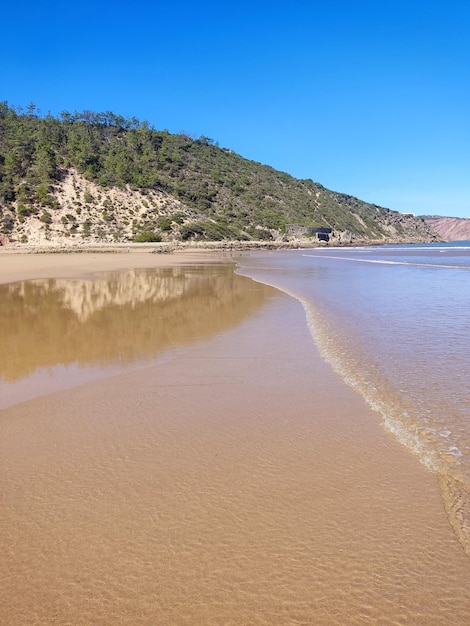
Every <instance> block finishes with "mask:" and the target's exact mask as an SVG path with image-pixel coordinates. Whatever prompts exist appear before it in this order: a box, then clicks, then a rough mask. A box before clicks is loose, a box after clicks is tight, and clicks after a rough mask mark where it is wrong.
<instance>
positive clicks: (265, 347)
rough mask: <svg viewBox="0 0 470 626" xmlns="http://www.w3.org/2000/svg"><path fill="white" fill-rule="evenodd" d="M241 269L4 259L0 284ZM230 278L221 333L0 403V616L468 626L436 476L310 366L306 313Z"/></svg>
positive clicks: (23, 622) (465, 585)
mask: <svg viewBox="0 0 470 626" xmlns="http://www.w3.org/2000/svg"><path fill="white" fill-rule="evenodd" d="M235 259H236V256H235V253H234V255H231V254H230V253H225V256H222V255H221V254H220V253H210V252H206V251H197V252H191V251H184V252H181V253H175V254H171V255H157V254H149V253H148V252H136V251H134V250H132V251H131V252H130V253H127V252H125V251H123V252H122V253H115V254H111V253H89V254H83V253H82V254H64V255H62V254H41V255H23V254H6V253H2V254H0V284H11V283H14V282H15V281H20V280H26V279H43V278H91V277H92V275H93V274H94V273H95V272H104V271H106V272H110V271H118V270H123V271H124V270H129V269H143V268H165V267H173V268H174V267H184V266H189V265H200V264H203V265H204V264H205V265H212V264H218V263H220V262H221V261H222V262H224V263H230V262H233V261H234V260H235ZM240 280H242V283H240V285H241V287H240V289H241V288H242V287H243V289H246V292H247V294H248V293H250V294H251V295H250V299H249V302H250V305H249V306H248V305H247V307H246V309H244V310H243V314H242V312H240V313H239V314H238V315H237V316H236V317H234V318H233V319H231V320H229V321H227V323H226V324H225V326H223V327H220V328H218V327H216V326H215V325H213V323H212V322H210V323H209V322H208V323H207V326H208V327H213V329H214V330H213V332H212V333H211V332H207V333H201V332H200V330H199V329H197V332H196V331H195V332H194V335H193V336H185V337H184V340H181V341H180V342H179V343H177V344H175V345H172V344H171V342H170V343H169V344H168V345H166V346H165V351H164V352H162V354H161V355H157V356H156V357H155V359H154V361H153V362H151V363H147V364H146V365H145V367H144V366H142V367H139V368H138V369H134V370H129V371H123V372H121V373H114V374H113V375H107V376H103V377H101V378H100V379H95V380H89V381H87V382H85V383H83V382H82V384H79V385H77V386H73V385H70V386H69V387H68V388H63V389H56V390H54V392H53V393H47V394H45V395H43V396H40V397H36V398H33V399H30V400H28V401H26V402H21V403H17V404H13V405H12V406H9V407H8V408H4V409H3V410H1V411H0V459H1V461H0V481H1V499H2V508H1V513H0V537H1V539H0V550H1V552H2V559H1V561H0V563H1V564H0V583H1V586H2V602H1V603H0V623H2V624H8V625H9V626H33V625H38V626H39V625H41V626H42V625H44V624H48V625H57V626H58V625H61V626H62V625H64V624H73V625H74V626H80V625H92V626H95V625H96V626H107V625H109V624H113V625H131V624H132V625H135V624H139V625H140V624H142V625H149V626H150V625H152V626H153V625H168V626H173V625H176V624H185V625H194V626H196V625H202V624H203V625H207V626H211V625H214V626H215V625H217V626H218V625H220V624H224V625H226V626H228V625H233V626H241V625H246V626H248V625H250V626H251V625H258V624H259V625H270V626H272V625H279V626H281V625H290V624H292V625H293V624H304V625H316V626H317V625H319V626H322V625H325V626H326V625H334V624H341V625H356V624H357V625H362V624H371V625H372V624H382V625H390V626H392V625H398V624H404V625H406V624H408V625H413V626H417V625H418V626H419V625H422V626H442V625H447V624H455V625H459V626H461V625H462V624H466V623H469V621H470V596H469V594H468V589H469V588H470V560H469V559H468V557H467V556H466V555H465V553H464V551H463V549H462V547H461V545H460V544H459V542H458V541H457V539H456V537H455V535H454V533H453V531H452V529H451V527H450V524H449V522H448V519H447V517H446V514H445V511H444V507H443V504H442V500H441V496H440V493H439V489H438V485H437V481H436V478H435V476H434V475H433V474H431V473H430V472H428V471H427V470H425V469H424V468H423V466H422V465H420V464H419V462H418V460H417V459H416V458H414V457H413V456H412V455H411V454H409V453H408V452H406V451H405V450H404V449H403V448H402V447H401V446H400V445H399V444H398V443H397V442H396V441H395V440H394V439H393V438H392V437H391V436H390V435H389V434H387V433H386V432H385V430H384V429H383V427H382V425H381V423H380V420H379V418H378V416H377V415H376V414H375V413H373V412H372V411H371V409H369V408H368V407H367V406H366V405H365V403H364V401H363V400H362V398H361V397H360V396H359V395H357V394H356V393H354V392H353V391H352V390H351V389H350V388H349V387H347V386H345V385H344V384H343V382H342V381H341V380H340V379H339V378H338V376H337V375H335V374H334V373H333V372H332V371H331V369H330V368H329V366H328V365H327V364H326V363H325V362H324V361H323V360H322V359H321V357H320V355H319V353H318V352H317V349H316V347H315V345H314V343H313V341H312V338H311V335H310V333H309V330H308V328H307V325H306V321H305V313H304V310H303V308H302V306H301V305H300V304H299V302H297V301H296V300H294V299H292V298H290V297H288V296H287V295H285V294H283V293H280V292H277V291H275V290H274V289H269V290H267V289H268V288H266V287H264V286H263V285H259V284H258V283H255V282H253V281H251V280H249V279H247V278H243V279H242V277H240ZM238 288H239V287H238V283H237V289H238ZM263 289H264V291H263ZM203 296H204V294H203V295H202V296H201V295H200V296H199V297H200V300H197V301H196V300H194V302H203V301H204V298H205V297H203ZM194 297H196V296H194ZM237 299H238V292H237ZM197 306H199V304H198V305H197ZM185 310H191V304H190V301H188V302H185ZM194 310H196V305H195V308H194ZM197 310H199V309H197ZM200 310H201V311H202V310H203V309H200ZM208 310H209V309H208ZM2 323H3V321H2ZM155 323H156V324H157V323H158V322H157V320H156V322H155ZM175 327H176V326H175ZM209 330H210V328H209ZM8 358H9V355H8V354H4V353H2V360H3V359H8Z"/></svg>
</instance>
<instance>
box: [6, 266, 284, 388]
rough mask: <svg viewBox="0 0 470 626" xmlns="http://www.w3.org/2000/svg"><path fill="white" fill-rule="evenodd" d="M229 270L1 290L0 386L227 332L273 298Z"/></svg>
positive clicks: (37, 283) (147, 273) (162, 272)
mask: <svg viewBox="0 0 470 626" xmlns="http://www.w3.org/2000/svg"><path fill="white" fill-rule="evenodd" d="M247 280H248V279H246V278H244V277H241V276H237V275H235V274H234V272H233V267H232V265H229V264H220V265H214V266H211V267H210V269H209V268H207V267H205V268H204V271H203V270H202V269H201V268H200V267H184V268H169V269H155V270H128V271H125V272H113V273H106V274H100V275H99V276H98V277H97V278H96V279H95V280H68V279H44V280H34V281H23V282H18V283H13V284H8V285H0V319H1V320H2V324H1V325H0V344H1V345H2V346H3V351H4V354H7V355H8V358H7V359H2V360H1V361H0V381H2V379H3V381H7V382H11V381H15V380H18V379H21V378H24V377H26V376H29V375H31V374H32V373H33V372H34V371H35V370H37V369H39V368H52V367H54V366H57V365H65V366H68V365H71V364H78V365H79V366H81V367H84V366H90V365H93V366H96V365H98V366H113V365H129V364H131V363H135V362H137V361H139V360H143V359H148V358H151V357H153V356H155V355H156V354H157V353H159V352H160V351H161V350H163V349H165V348H168V347H171V346H175V345H179V344H182V343H185V342H188V341H190V340H193V339H198V338H203V337H208V336H210V335H212V334H214V333H217V332H220V331H221V330H224V329H227V328H230V327H232V326H233V325H235V324H237V323H239V322H240V321H241V320H242V319H244V318H245V317H246V316H248V315H250V314H251V313H252V312H253V311H254V310H256V309H257V308H258V307H259V306H260V305H261V304H262V302H263V301H264V300H265V299H266V298H267V297H268V295H269V294H271V293H273V290H272V289H271V288H269V287H263V288H261V289H260V288H257V289H247V288H246V282H247Z"/></svg>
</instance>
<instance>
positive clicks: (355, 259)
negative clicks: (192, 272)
mask: <svg viewBox="0 0 470 626" xmlns="http://www.w3.org/2000/svg"><path fill="white" fill-rule="evenodd" d="M240 273H242V274H244V275H247V276H252V277H253V278H255V279H257V280H260V281H264V282H266V283H269V284H271V285H274V286H276V287H278V288H281V289H283V290H284V291H286V292H288V293H290V294H292V295H294V296H295V297H297V298H298V299H299V300H301V301H302V303H303V305H304V307H305V309H306V312H307V316H308V320H309V323H310V327H311V331H312V334H313V336H314V338H315V340H316V342H317V344H318V346H319V348H320V351H321V353H322V355H323V357H324V358H325V359H326V360H327V361H328V362H329V363H330V364H331V365H332V367H333V368H334V370H335V371H336V372H337V373H339V374H340V375H341V376H342V378H343V379H344V380H345V381H346V382H347V383H348V384H350V385H351V386H352V387H353V388H354V389H356V390H357V391H358V392H359V393H360V394H361V395H362V396H363V397H364V399H365V400H366V401H367V402H368V404H369V405H370V406H371V407H372V408H373V409H374V410H376V411H377V412H378V413H379V414H380V415H381V417H382V419H383V422H384V424H385V426H386V427H387V429H389V430H390V431H391V432H392V433H393V434H394V435H395V436H396V437H397V438H398V439H399V440H400V442H402V443H403V444H404V445H405V446H406V447H407V448H408V449H409V450H411V451H412V452H413V453H415V454H417V455H418V456H419V458H420V460H421V461H422V463H423V464H424V465H426V467H428V468H430V469H432V470H433V471H434V472H436V473H437V475H438V477H439V480H440V483H441V488H442V493H443V496H444V498H445V504H446V508H447V511H448V514H449V518H450V521H451V523H452V525H453V526H454V528H455V530H456V532H457V534H458V536H459V538H460V540H461V541H462V543H463V545H464V546H465V548H466V550H467V552H468V554H469V555H470V353H469V346H470V243H468V244H466V243H465V242H463V243H460V244H455V243H454V244H442V245H428V246H417V245H409V246H385V247H370V248H368V247H364V248H347V249H346V248H341V249H312V250H304V251H286V252H276V253H275V254H255V255H252V256H251V257H250V258H245V259H242V261H241V263H240Z"/></svg>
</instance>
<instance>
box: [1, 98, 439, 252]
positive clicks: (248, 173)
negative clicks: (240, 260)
mask: <svg viewBox="0 0 470 626" xmlns="http://www.w3.org/2000/svg"><path fill="white" fill-rule="evenodd" d="M319 229H323V236H324V235H325V233H326V234H327V237H328V238H329V239H330V240H331V241H333V242H335V243H336V242H339V243H342V242H343V243H344V242H346V243H350V242H365V241H371V242H372V241H378V242H419V241H432V240H433V239H436V238H437V236H436V234H435V232H434V231H432V230H431V229H430V228H429V226H428V225H427V224H426V223H425V222H424V220H422V219H421V218H415V217H413V216H412V215H408V214H407V215H404V214H400V213H398V212H396V211H391V210H389V209H385V208H382V207H379V206H376V205H374V204H369V203H366V202H363V201H361V200H359V199H357V198H354V197H352V196H349V195H346V194H341V193H337V192H333V191H330V190H328V189H326V188H325V187H323V186H322V185H320V184H319V183H315V182H313V181H312V180H298V179H295V178H293V177H292V176H290V175H289V174H286V173H283V172H279V171H276V170H274V169H273V168H271V167H269V166H266V165H262V164H260V163H256V162H254V161H249V160H247V159H244V158H243V157H241V156H240V155H238V154H236V153H234V152H232V151H231V150H228V149H226V148H221V147H219V146H218V145H217V143H215V142H214V141H213V140H211V139H209V138H207V137H199V138H194V137H191V136H189V135H187V134H185V133H181V134H177V135H174V134H170V133H169V132H168V131H165V130H164V131H158V130H155V129H154V128H152V127H150V125H149V124H148V123H146V122H140V121H139V120H137V119H136V118H131V119H125V118H123V117H121V116H118V115H115V114H113V113H111V112H106V113H93V112H90V111H85V112H83V113H73V114H70V113H68V112H63V113H62V114H61V116H60V119H59V118H55V117H52V116H50V115H47V116H45V117H41V116H40V115H39V114H38V112H37V111H36V110H35V108H34V106H31V107H29V108H28V111H27V112H23V111H20V110H18V109H16V108H14V107H10V106H9V105H8V104H7V103H3V104H0V237H1V238H2V241H3V242H4V243H6V242H22V243H34V244H37V243H39V244H40V243H45V242H57V243H60V242H62V243H68V242H70V243H71V242H73V241H83V240H87V241H90V242H126V241H175V240H181V241H190V240H209V241H215V240H243V241H269V240H278V241H279V240H280V239H282V240H294V241H296V240H298V239H302V238H307V239H309V240H311V241H314V240H316V238H317V237H318V231H319Z"/></svg>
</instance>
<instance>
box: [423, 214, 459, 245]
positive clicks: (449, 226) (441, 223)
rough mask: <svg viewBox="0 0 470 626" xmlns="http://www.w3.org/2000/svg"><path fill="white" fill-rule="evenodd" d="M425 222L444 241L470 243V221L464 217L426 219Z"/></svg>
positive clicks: (436, 216)
mask: <svg viewBox="0 0 470 626" xmlns="http://www.w3.org/2000/svg"><path fill="white" fill-rule="evenodd" d="M424 221H425V222H426V223H427V224H428V225H429V226H430V227H431V228H432V229H433V230H435V231H436V233H437V234H438V235H439V237H441V238H442V239H443V240H444V241H470V219H465V218H463V217H440V216H438V215H433V216H430V217H427V216H426V217H425V218H424Z"/></svg>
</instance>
